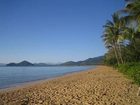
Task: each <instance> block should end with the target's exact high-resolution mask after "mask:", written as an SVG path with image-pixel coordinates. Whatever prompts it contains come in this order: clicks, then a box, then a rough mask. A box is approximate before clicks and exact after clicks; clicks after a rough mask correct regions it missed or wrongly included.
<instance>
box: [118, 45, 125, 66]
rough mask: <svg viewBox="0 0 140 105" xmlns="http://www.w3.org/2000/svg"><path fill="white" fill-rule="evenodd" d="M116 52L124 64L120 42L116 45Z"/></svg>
mask: <svg viewBox="0 0 140 105" xmlns="http://www.w3.org/2000/svg"><path fill="white" fill-rule="evenodd" d="M118 50H119V51H118V54H119V57H120V61H121V64H124V60H123V57H122V51H121V46H120V44H119V45H118Z"/></svg>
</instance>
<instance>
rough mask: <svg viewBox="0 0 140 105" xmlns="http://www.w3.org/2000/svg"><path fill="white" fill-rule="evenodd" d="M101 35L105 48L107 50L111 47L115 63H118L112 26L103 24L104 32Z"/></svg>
mask: <svg viewBox="0 0 140 105" xmlns="http://www.w3.org/2000/svg"><path fill="white" fill-rule="evenodd" d="M107 24H108V23H107ZM102 37H103V40H104V42H105V46H106V48H108V49H109V50H111V49H113V51H114V54H115V57H116V60H117V63H118V65H119V64H120V61H119V57H118V53H117V47H116V36H115V35H114V32H113V30H112V28H111V27H106V26H105V31H104V34H103V36H102Z"/></svg>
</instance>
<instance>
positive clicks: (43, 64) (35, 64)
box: [34, 63, 55, 66]
mask: <svg viewBox="0 0 140 105" xmlns="http://www.w3.org/2000/svg"><path fill="white" fill-rule="evenodd" d="M34 66H55V65H53V64H47V63H34Z"/></svg>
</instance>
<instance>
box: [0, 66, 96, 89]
mask: <svg viewBox="0 0 140 105" xmlns="http://www.w3.org/2000/svg"><path fill="white" fill-rule="evenodd" d="M95 68H96V66H95V65H94V66H93V67H91V68H89V69H83V70H78V71H72V72H67V73H62V74H59V75H55V76H52V77H48V78H42V79H37V80H31V81H30V80H29V81H26V82H21V83H16V84H13V85H9V86H6V87H1V88H0V91H7V90H14V89H17V88H22V87H28V86H30V85H35V84H38V83H43V82H47V81H49V80H53V79H56V78H59V77H60V78H61V77H63V76H66V75H72V74H74V73H79V72H83V71H88V70H91V69H95Z"/></svg>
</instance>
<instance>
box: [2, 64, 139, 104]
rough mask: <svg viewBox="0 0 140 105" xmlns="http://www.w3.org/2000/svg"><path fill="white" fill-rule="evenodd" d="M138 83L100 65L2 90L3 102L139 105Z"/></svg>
mask: <svg viewBox="0 0 140 105" xmlns="http://www.w3.org/2000/svg"><path fill="white" fill-rule="evenodd" d="M137 89H138V86H137V85H135V84H133V82H132V81H131V80H129V79H127V78H125V76H124V75H122V74H121V73H119V72H117V71H116V70H113V68H111V67H106V66H97V67H96V68H94V69H91V70H85V71H81V72H76V73H75V72H74V73H71V74H67V75H63V76H60V77H57V78H53V79H51V80H46V81H44V80H43V81H40V82H37V83H35V84H32V83H31V84H29V85H25V86H21V87H17V88H14V89H11V90H5V91H0V104H1V105H22V104H26V105H27V104H28V105H35V104H36V105H60V104H64V105H66V104H68V105H140V97H138V96H137V95H136V93H137Z"/></svg>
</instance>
